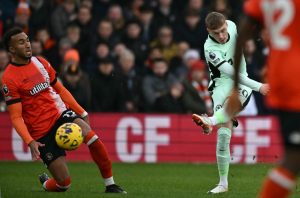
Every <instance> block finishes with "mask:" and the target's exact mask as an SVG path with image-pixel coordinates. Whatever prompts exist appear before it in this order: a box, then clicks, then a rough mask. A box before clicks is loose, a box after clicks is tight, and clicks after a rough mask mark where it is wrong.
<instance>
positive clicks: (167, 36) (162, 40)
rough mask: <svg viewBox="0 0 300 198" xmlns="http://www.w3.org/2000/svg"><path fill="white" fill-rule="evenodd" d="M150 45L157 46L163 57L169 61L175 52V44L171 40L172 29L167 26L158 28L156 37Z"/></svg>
mask: <svg viewBox="0 0 300 198" xmlns="http://www.w3.org/2000/svg"><path fill="white" fill-rule="evenodd" d="M151 47H158V48H160V50H161V51H162V54H163V57H164V59H165V60H166V61H167V62H169V61H170V60H171V59H172V58H173V57H175V56H176V54H177V44H176V43H175V42H174V41H173V31H172V28H171V27H169V26H163V27H161V28H160V29H159V32H158V38H157V39H156V40H154V41H153V42H152V43H151Z"/></svg>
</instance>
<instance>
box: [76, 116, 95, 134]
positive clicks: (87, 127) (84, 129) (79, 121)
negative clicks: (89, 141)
mask: <svg viewBox="0 0 300 198" xmlns="http://www.w3.org/2000/svg"><path fill="white" fill-rule="evenodd" d="M74 123H76V124H78V125H79V126H80V127H81V129H82V134H83V136H86V135H87V133H88V132H90V131H91V130H92V129H91V127H90V125H89V124H88V123H86V122H85V121H84V120H82V119H79V118H78V119H75V120H74Z"/></svg>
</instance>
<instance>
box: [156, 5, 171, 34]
mask: <svg viewBox="0 0 300 198" xmlns="http://www.w3.org/2000/svg"><path fill="white" fill-rule="evenodd" d="M172 2H173V0H158V6H157V7H156V10H155V12H154V22H155V27H156V29H158V28H160V27H161V26H173V25H174V24H175V22H176V12H175V10H174V9H173V8H172Z"/></svg>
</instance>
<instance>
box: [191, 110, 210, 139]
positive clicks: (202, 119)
mask: <svg viewBox="0 0 300 198" xmlns="http://www.w3.org/2000/svg"><path fill="white" fill-rule="evenodd" d="M192 119H193V121H194V122H195V123H196V124H197V125H198V126H201V127H202V129H203V133H205V134H210V133H211V132H212V129H213V125H212V122H211V120H210V119H209V118H208V117H207V115H197V114H193V115H192Z"/></svg>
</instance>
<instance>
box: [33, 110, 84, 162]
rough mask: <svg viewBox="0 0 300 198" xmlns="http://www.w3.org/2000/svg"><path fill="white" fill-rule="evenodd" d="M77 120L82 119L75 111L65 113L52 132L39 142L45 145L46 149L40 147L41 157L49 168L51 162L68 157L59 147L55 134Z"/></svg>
mask: <svg viewBox="0 0 300 198" xmlns="http://www.w3.org/2000/svg"><path fill="white" fill-rule="evenodd" d="M76 118H80V117H79V116H78V115H77V114H76V113H75V112H74V111H72V110H66V111H64V112H63V113H62V114H61V116H60V117H59V118H58V120H57V121H56V122H55V124H54V125H53V127H52V128H51V129H50V131H49V132H48V133H47V134H46V135H45V136H44V137H41V138H40V139H38V140H37V141H38V142H40V143H43V144H45V146H44V147H39V151H40V157H41V159H42V160H43V162H44V164H45V165H46V166H47V167H48V166H49V165H50V164H51V162H53V161H54V160H56V159H57V158H58V157H60V156H66V151H65V150H64V149H62V148H60V147H58V146H57V144H56V141H55V134H56V130H57V129H58V127H60V126H61V125H62V124H64V123H67V122H73V121H74V120H75V119H76Z"/></svg>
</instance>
